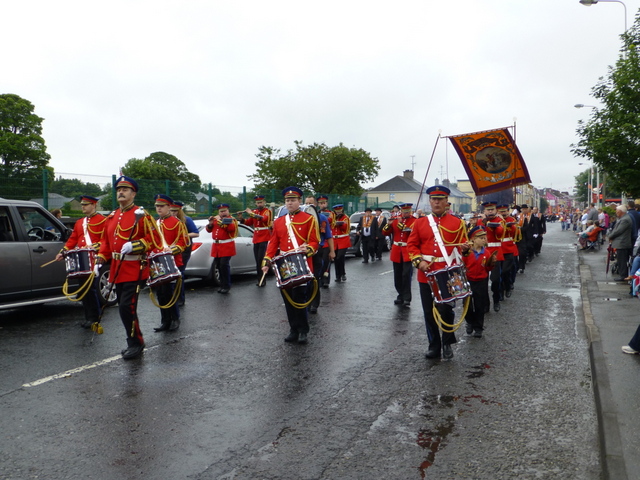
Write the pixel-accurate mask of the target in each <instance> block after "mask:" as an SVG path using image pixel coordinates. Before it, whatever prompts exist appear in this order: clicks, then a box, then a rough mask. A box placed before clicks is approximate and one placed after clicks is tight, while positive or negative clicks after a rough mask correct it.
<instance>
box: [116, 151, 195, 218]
mask: <svg viewBox="0 0 640 480" xmlns="http://www.w3.org/2000/svg"><path fill="white" fill-rule="evenodd" d="M122 173H123V174H124V175H126V176H128V177H131V178H133V179H135V180H136V181H137V182H138V184H139V186H140V191H139V192H138V195H137V197H136V203H138V204H139V205H143V206H145V207H150V206H151V205H153V197H154V195H156V194H158V193H164V194H168V195H169V196H171V198H173V199H174V200H181V201H183V202H185V203H191V202H193V201H194V200H195V194H196V193H198V192H199V191H200V187H201V185H202V184H201V182H200V177H199V176H198V175H196V174H195V173H191V172H190V171H189V170H188V169H187V166H186V165H185V164H184V162H183V161H182V160H180V159H178V158H177V157H176V156H174V155H171V154H169V153H165V152H155V153H152V154H151V155H149V156H148V157H146V158H143V159H138V158H132V159H131V160H129V161H128V162H127V163H126V164H125V166H124V167H123V168H122Z"/></svg>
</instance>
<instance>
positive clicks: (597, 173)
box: [574, 0, 615, 207]
mask: <svg viewBox="0 0 640 480" xmlns="http://www.w3.org/2000/svg"><path fill="white" fill-rule="evenodd" d="M587 1H589V0H580V3H584V2H587ZM600 1H601V2H603V1H605V0H600ZM611 1H615V0H611ZM597 2H598V0H595V1H594V2H593V3H597ZM585 5H586V3H585ZM589 5H591V3H589ZM574 107H575V108H585V107H586V108H593V109H594V110H598V107H596V106H595V105H585V104H584V103H576V104H575V105H574ZM578 165H586V163H579V164H578ZM592 182H593V158H592V159H591V167H590V168H589V203H594V202H593V190H594V188H593V184H592ZM596 185H597V191H596V200H597V201H596V202H595V203H597V205H598V207H601V204H600V194H601V193H602V192H601V191H600V170H599V169H598V167H597V166H596ZM602 198H603V200H604V195H603V197H602Z"/></svg>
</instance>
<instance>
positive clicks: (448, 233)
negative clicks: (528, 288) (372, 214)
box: [407, 185, 469, 358]
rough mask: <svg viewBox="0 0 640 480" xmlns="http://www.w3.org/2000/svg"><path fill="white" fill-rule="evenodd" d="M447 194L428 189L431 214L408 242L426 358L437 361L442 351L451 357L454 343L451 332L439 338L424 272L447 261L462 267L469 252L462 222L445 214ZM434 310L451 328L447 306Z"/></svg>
mask: <svg viewBox="0 0 640 480" xmlns="http://www.w3.org/2000/svg"><path fill="white" fill-rule="evenodd" d="M449 193H451V191H450V190H449V189H448V188H447V187H445V186H442V185H434V186H433V187H429V188H428V189H427V194H428V195H429V204H430V205H431V212H432V213H431V214H430V215H427V216H426V217H421V218H418V219H417V220H416V221H415V223H414V224H413V229H412V231H411V235H409V240H408V242H407V250H408V252H409V258H410V259H411V262H412V264H413V266H414V267H416V268H417V269H418V270H419V273H418V282H419V285H420V299H421V300H422V310H423V312H424V320H425V324H426V329H427V337H428V338H429V350H428V351H427V353H426V357H427V358H440V355H441V352H442V356H443V357H444V358H452V357H453V350H452V349H451V344H453V343H456V336H455V333H454V332H453V331H443V332H442V337H440V330H439V328H438V324H437V323H436V320H435V316H434V312H433V308H434V299H433V294H432V292H431V287H430V286H429V283H427V273H429V272H436V271H438V270H441V269H443V268H445V267H446V266H447V265H448V263H449V262H448V261H447V259H450V261H451V263H452V264H458V265H459V264H461V263H462V261H461V260H460V259H459V257H460V253H461V252H462V253H465V252H467V251H468V250H469V245H468V244H467V233H466V228H465V224H464V221H462V220H461V219H459V218H458V217H456V216H454V215H451V214H448V213H446V207H447V199H448V198H449ZM461 244H462V245H461ZM436 309H437V310H438V312H439V315H440V317H441V318H442V321H443V322H444V323H446V324H448V325H453V319H454V312H453V307H452V306H451V305H450V304H449V303H437V304H436Z"/></svg>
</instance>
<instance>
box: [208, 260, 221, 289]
mask: <svg viewBox="0 0 640 480" xmlns="http://www.w3.org/2000/svg"><path fill="white" fill-rule="evenodd" d="M207 280H208V281H210V282H211V283H212V284H213V286H214V287H218V286H220V270H218V269H217V268H216V264H215V262H213V263H212V264H211V271H210V272H209V276H208V277H207Z"/></svg>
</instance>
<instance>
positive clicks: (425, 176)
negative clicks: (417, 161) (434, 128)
mask: <svg viewBox="0 0 640 480" xmlns="http://www.w3.org/2000/svg"><path fill="white" fill-rule="evenodd" d="M441 132H442V130H439V131H438V136H437V137H436V143H435V145H434V146H433V151H432V152H431V158H430V159H429V165H427V173H425V174H424V180H423V181H422V187H420V195H418V202H417V203H416V209H418V208H419V206H420V199H421V198H422V192H424V184H425V183H427V176H428V175H429V170H431V163H432V162H433V157H434V155H435V154H436V148H437V147H438V140H440V133H441Z"/></svg>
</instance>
